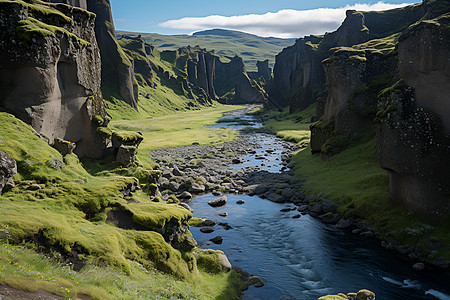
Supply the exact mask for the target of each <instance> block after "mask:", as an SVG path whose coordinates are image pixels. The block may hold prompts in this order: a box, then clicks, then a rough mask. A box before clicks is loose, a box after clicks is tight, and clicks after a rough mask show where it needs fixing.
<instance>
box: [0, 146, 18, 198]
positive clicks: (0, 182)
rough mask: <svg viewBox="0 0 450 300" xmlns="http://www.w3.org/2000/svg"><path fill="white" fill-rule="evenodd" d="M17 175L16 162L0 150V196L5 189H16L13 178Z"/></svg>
mask: <svg viewBox="0 0 450 300" xmlns="http://www.w3.org/2000/svg"><path fill="white" fill-rule="evenodd" d="M16 173H17V164H16V161H15V160H14V159H13V158H12V157H11V156H10V155H9V154H8V153H6V152H4V151H1V150H0V195H1V193H2V191H3V189H5V188H8V187H10V188H11V187H14V181H13V180H12V177H13V176H14V174H16Z"/></svg>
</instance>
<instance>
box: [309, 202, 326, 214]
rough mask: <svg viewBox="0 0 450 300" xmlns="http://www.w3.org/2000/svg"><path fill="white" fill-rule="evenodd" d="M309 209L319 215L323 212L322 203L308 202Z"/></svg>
mask: <svg viewBox="0 0 450 300" xmlns="http://www.w3.org/2000/svg"><path fill="white" fill-rule="evenodd" d="M309 210H310V211H311V212H313V213H315V214H318V215H321V214H322V213H323V210H322V203H320V202H315V203H313V204H310V207H309Z"/></svg>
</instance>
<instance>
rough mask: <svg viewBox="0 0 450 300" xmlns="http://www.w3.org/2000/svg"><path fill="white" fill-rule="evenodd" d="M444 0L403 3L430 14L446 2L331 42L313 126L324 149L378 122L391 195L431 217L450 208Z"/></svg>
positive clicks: (314, 140)
mask: <svg viewBox="0 0 450 300" xmlns="http://www.w3.org/2000/svg"><path fill="white" fill-rule="evenodd" d="M448 4H449V3H448V1H444V0H442V1H439V0H437V1H426V2H424V3H423V4H421V5H420V6H419V5H415V6H413V8H412V10H409V9H406V10H405V11H414V12H416V13H417V11H420V12H421V13H423V12H424V11H425V12H426V13H427V14H426V15H427V16H430V15H433V13H432V12H435V11H437V10H436V6H438V7H447V9H446V11H445V10H444V14H443V15H441V16H439V17H437V18H435V19H431V20H427V19H425V20H422V21H421V22H418V23H415V22H412V24H413V25H412V26H410V27H409V28H407V27H408V26H403V27H402V28H407V29H406V30H403V31H402V32H401V33H397V34H393V35H390V36H387V37H383V38H380V39H371V40H369V41H367V42H365V43H362V44H357V45H353V46H352V47H337V48H333V49H331V51H330V52H331V56H330V57H329V58H327V59H325V60H324V61H323V65H324V70H325V77H326V83H327V89H328V92H327V97H326V98H325V100H324V101H323V105H320V106H319V107H321V108H322V109H320V110H318V116H317V117H318V118H320V120H319V121H318V122H316V123H314V124H313V125H312V126H311V148H312V151H313V152H316V153H317V152H321V153H322V155H324V157H327V156H329V155H333V154H334V153H336V152H339V151H341V150H342V148H345V146H346V145H348V144H349V141H350V140H351V139H353V138H354V137H356V136H357V135H358V134H359V133H360V132H362V131H364V130H366V128H369V127H371V126H372V127H373V125H372V123H376V128H377V145H378V157H379V161H380V165H381V167H383V168H384V169H386V170H387V171H388V172H389V176H390V190H391V199H392V200H394V201H397V202H400V203H403V204H404V205H405V206H406V207H407V208H408V209H409V210H410V211H411V212H413V213H415V214H417V215H419V216H421V217H423V218H425V219H428V220H430V221H437V220H439V219H440V218H441V217H446V216H448V215H449V213H450V211H449V205H450V196H449V195H450V192H449V191H450V186H449V182H450V178H449V175H448V172H446V170H448V168H449V167H450V159H449V157H450V142H449V141H450V136H449V128H450V126H449V125H450V118H449V116H450V114H449V107H450V105H449V99H450V98H449V96H448V95H450V71H449V70H450V67H449V58H450V56H449V53H450V47H449V42H448V40H449V39H448V37H449V32H450V31H449V28H450V26H449V17H450V15H449V13H448V11H449V8H450V5H448ZM441 12H442V11H441ZM445 13H446V14H445ZM388 15H392V11H390V12H389V13H388ZM406 15H408V14H406ZM413 15H414V17H415V18H416V17H417V16H418V15H419V14H413ZM414 23H415V24H414ZM388 33H392V31H388ZM378 34H379V33H377V35H378Z"/></svg>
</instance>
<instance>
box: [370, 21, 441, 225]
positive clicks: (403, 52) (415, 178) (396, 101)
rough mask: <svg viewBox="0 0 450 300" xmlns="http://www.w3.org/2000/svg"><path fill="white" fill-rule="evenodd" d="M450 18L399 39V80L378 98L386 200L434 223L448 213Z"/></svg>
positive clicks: (426, 23) (415, 28) (425, 23)
mask: <svg viewBox="0 0 450 300" xmlns="http://www.w3.org/2000/svg"><path fill="white" fill-rule="evenodd" d="M449 33H450V14H448V13H447V14H446V15H444V16H441V17H438V18H437V19H434V20H430V21H423V22H421V23H419V24H417V25H415V26H413V27H411V28H409V29H408V30H407V31H406V32H405V33H403V34H402V36H400V42H399V46H398V49H399V50H398V54H399V55H398V58H399V63H398V66H399V71H400V76H401V77H402V78H403V79H404V80H402V81H400V82H398V83H397V84H396V85H395V86H393V87H392V88H391V89H387V90H385V91H383V93H382V94H381V95H380V101H379V104H378V105H379V111H380V113H379V114H378V120H377V121H379V122H378V126H377V141H378V156H379V160H380V164H381V166H382V167H383V168H385V169H386V170H388V172H389V176H390V190H391V198H392V199H393V200H395V201H398V202H400V203H403V204H405V206H407V207H408V208H409V209H410V210H411V211H413V212H414V213H416V214H418V215H420V216H422V217H424V218H427V219H430V220H436V219H439V217H443V216H448V215H449V213H450V210H449V206H450V197H449V195H450V186H449V182H450V174H449V172H448V169H449V168H450V111H449V109H450V102H449V101H450V98H449V95H450V62H449V53H450V42H449V38H448V37H449Z"/></svg>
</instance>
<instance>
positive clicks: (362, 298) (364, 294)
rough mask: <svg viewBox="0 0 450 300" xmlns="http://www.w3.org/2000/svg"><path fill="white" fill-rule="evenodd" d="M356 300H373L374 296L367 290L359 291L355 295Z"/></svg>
mask: <svg viewBox="0 0 450 300" xmlns="http://www.w3.org/2000/svg"><path fill="white" fill-rule="evenodd" d="M356 300H375V294H374V293H373V292H371V291H369V290H360V291H359V292H358V293H357V294H356Z"/></svg>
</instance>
